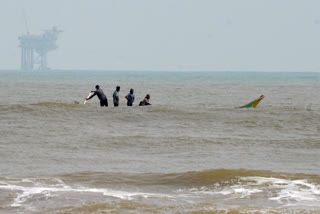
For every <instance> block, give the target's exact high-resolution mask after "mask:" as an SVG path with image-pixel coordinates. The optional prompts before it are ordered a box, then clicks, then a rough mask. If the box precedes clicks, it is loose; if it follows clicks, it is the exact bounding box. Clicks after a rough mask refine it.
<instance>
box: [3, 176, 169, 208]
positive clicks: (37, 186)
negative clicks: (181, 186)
mask: <svg viewBox="0 0 320 214" xmlns="http://www.w3.org/2000/svg"><path fill="white" fill-rule="evenodd" d="M23 182H24V183H33V184H34V185H33V186H23V185H19V184H10V183H6V182H1V185H0V190H1V189H3V190H11V191H15V192H17V193H16V194H17V196H16V198H15V199H14V200H13V202H12V204H11V206H12V207H20V206H23V204H24V203H25V202H27V201H28V200H29V199H32V197H34V196H35V195H36V194H41V196H42V197H46V198H48V197H50V196H54V194H53V193H55V192H79V193H80V192H82V193H98V194H102V195H104V196H108V197H114V198H119V199H124V200H133V199H134V198H135V197H142V198H152V197H155V198H167V199H170V198H173V197H172V196H170V195H167V194H158V193H157V194H155V193H147V192H128V191H118V190H112V189H105V188H89V187H77V188H74V187H71V186H67V185H65V184H64V183H63V182H62V181H61V182H60V183H59V184H53V185H44V184H42V183H36V182H34V181H32V180H26V179H24V180H23ZM14 183H17V182H14ZM57 185H59V186H58V187H57ZM55 196H57V195H55Z"/></svg>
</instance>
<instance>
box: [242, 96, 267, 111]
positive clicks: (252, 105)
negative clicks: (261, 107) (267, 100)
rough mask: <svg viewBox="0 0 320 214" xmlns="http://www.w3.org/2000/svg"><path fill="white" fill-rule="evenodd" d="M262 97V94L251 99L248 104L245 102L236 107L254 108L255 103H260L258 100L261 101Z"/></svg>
mask: <svg viewBox="0 0 320 214" xmlns="http://www.w3.org/2000/svg"><path fill="white" fill-rule="evenodd" d="M263 98H264V96H263V95H261V96H260V97H259V98H257V99H255V100H253V101H251V102H250V103H248V104H245V105H243V106H240V107H238V108H256V107H257V105H258V104H259V103H260V101H261V100H262V99H263Z"/></svg>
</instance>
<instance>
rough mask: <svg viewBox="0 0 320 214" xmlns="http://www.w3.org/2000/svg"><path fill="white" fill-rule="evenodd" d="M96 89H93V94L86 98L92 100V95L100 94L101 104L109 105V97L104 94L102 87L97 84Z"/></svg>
mask: <svg viewBox="0 0 320 214" xmlns="http://www.w3.org/2000/svg"><path fill="white" fill-rule="evenodd" d="M96 89H97V90H95V91H91V92H93V94H92V95H91V96H90V97H88V98H86V100H90V99H91V98H92V97H94V96H96V95H97V96H98V98H99V100H100V106H101V107H102V106H105V107H108V99H107V96H106V95H105V94H104V92H103V91H102V89H101V88H100V86H99V85H96Z"/></svg>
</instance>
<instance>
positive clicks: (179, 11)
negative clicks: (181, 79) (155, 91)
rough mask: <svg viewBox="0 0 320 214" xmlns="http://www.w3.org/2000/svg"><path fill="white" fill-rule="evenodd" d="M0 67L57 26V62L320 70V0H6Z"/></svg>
mask: <svg viewBox="0 0 320 214" xmlns="http://www.w3.org/2000/svg"><path fill="white" fill-rule="evenodd" d="M0 26H1V28H2V30H1V33H0V59H1V60H0V69H19V68H20V55H21V50H20V48H19V41H18V36H20V35H24V34H26V33H27V29H28V30H29V32H30V33H31V34H36V35H37V34H41V33H42V32H43V30H47V29H51V28H52V27H53V26H56V27H57V28H58V29H60V30H63V32H62V33H61V34H59V38H58V40H57V45H58V46H59V48H58V49H57V50H54V51H52V52H50V53H49V54H48V66H49V67H50V68H53V69H81V70H90V69H92V70H145V71H312V72H319V71H320V60H319V56H320V55H319V52H320V1H319V0H0Z"/></svg>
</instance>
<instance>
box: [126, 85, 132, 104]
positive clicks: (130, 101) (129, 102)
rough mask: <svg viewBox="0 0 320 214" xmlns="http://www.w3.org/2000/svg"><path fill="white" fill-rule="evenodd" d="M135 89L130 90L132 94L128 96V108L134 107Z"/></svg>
mask: <svg viewBox="0 0 320 214" xmlns="http://www.w3.org/2000/svg"><path fill="white" fill-rule="evenodd" d="M133 92H134V91H133V89H132V88H131V89H130V93H129V94H128V95H127V96H126V99H127V100H128V102H127V106H132V104H133V102H134V93H133Z"/></svg>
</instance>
